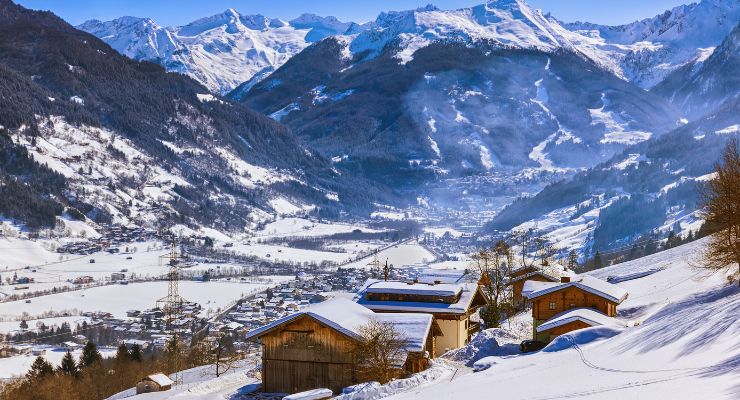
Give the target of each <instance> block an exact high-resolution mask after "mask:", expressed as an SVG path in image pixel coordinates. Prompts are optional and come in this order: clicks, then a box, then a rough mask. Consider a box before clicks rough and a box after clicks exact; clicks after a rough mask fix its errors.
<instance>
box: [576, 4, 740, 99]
mask: <svg viewBox="0 0 740 400" xmlns="http://www.w3.org/2000/svg"><path fill="white" fill-rule="evenodd" d="M738 21H740V0H701V1H700V2H698V3H691V4H688V5H681V6H678V7H675V8H673V9H671V10H668V11H666V12H664V13H663V14H660V15H658V16H655V17H652V18H647V19H644V20H641V21H636V22H633V23H630V24H625V25H619V26H604V25H597V24H592V23H588V22H575V23H568V24H564V26H565V27H566V28H568V29H570V30H572V31H574V32H577V33H579V34H581V35H583V36H587V37H590V38H592V39H593V40H594V42H593V43H594V45H595V47H597V48H599V49H601V50H603V51H605V52H608V53H609V54H610V55H611V58H612V59H613V60H615V61H616V62H618V63H619V68H620V70H621V71H622V73H623V75H624V77H625V78H626V79H629V80H630V81H632V82H635V83H637V84H638V85H640V86H641V87H644V88H651V87H653V86H655V85H656V84H658V83H660V82H661V81H662V80H663V79H664V78H665V77H666V76H667V75H668V74H670V73H671V72H673V71H675V70H676V69H678V68H679V67H681V66H683V65H685V64H687V63H696V62H699V63H701V62H702V61H704V60H706V58H707V57H708V56H709V55H710V54H711V53H712V51H713V50H714V48H715V47H716V46H718V45H719V44H720V42H722V40H723V39H724V38H725V37H726V36H727V35H728V34H729V33H730V31H731V30H732V29H733V28H734V27H735V26H736V25H737V23H738Z"/></svg>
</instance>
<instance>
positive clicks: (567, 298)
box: [522, 276, 627, 342]
mask: <svg viewBox="0 0 740 400" xmlns="http://www.w3.org/2000/svg"><path fill="white" fill-rule="evenodd" d="M522 296H524V297H526V298H527V299H528V300H529V302H531V304H532V318H533V320H534V324H533V336H534V338H535V339H536V340H539V341H543V342H549V341H550V340H552V339H553V338H554V337H555V336H558V335H561V334H563V333H566V332H570V331H572V330H576V329H582V328H585V327H588V326H595V325H605V322H606V321H609V320H607V319H606V318H610V319H614V317H616V315H617V305H619V304H620V303H622V302H623V301H624V300H625V299H626V298H627V291H626V290H624V289H622V288H620V287H619V286H616V285H612V284H611V283H609V282H606V281H602V280H600V279H596V278H593V277H590V276H581V277H578V278H576V279H572V280H571V278H570V277H562V278H561V281H560V282H540V281H535V280H528V281H526V282H525V283H524V286H523V288H522ZM611 322H612V321H610V323H611Z"/></svg>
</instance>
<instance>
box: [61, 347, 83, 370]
mask: <svg viewBox="0 0 740 400" xmlns="http://www.w3.org/2000/svg"><path fill="white" fill-rule="evenodd" d="M59 372H61V373H63V374H64V375H69V376H77V373H78V372H79V369H78V367H77V363H76V362H75V359H74V357H72V353H71V352H70V351H69V350H67V354H65V355H64V357H63V358H62V363H61V364H60V365H59Z"/></svg>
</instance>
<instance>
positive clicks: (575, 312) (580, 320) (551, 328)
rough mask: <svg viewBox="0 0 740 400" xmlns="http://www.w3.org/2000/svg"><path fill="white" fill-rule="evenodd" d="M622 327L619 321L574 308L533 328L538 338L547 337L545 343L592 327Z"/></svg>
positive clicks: (591, 311) (585, 309)
mask: <svg viewBox="0 0 740 400" xmlns="http://www.w3.org/2000/svg"><path fill="white" fill-rule="evenodd" d="M602 325H603V326H610V327H615V328H617V327H622V328H623V327H624V326H625V325H624V323H623V322H621V321H620V320H618V319H616V318H613V317H609V316H606V315H604V314H602V313H600V312H598V311H596V310H592V309H590V308H574V309H572V310H567V311H563V312H561V313H560V314H556V315H555V316H553V317H552V318H550V319H548V320H547V321H545V322H543V323H542V324H540V325H539V326H537V328H535V330H536V332H537V335H538V336H540V337H544V336H547V341H549V340H551V339H552V338H555V337H557V336H560V335H562V334H564V333H568V332H571V331H575V330H578V329H583V328H590V327H592V326H602Z"/></svg>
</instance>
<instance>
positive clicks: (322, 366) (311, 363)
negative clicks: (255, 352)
mask: <svg viewBox="0 0 740 400" xmlns="http://www.w3.org/2000/svg"><path fill="white" fill-rule="evenodd" d="M372 320H377V321H381V322H391V323H393V324H394V325H395V326H396V328H397V329H398V330H399V331H400V333H401V334H403V335H404V336H405V339H406V341H407V345H406V359H405V360H402V361H403V363H402V364H399V367H400V368H403V369H404V370H406V371H407V372H419V371H422V370H424V369H426V368H427V367H428V364H429V360H428V358H427V355H429V354H434V347H435V338H436V336H438V335H440V334H441V331H440V329H439V326H438V325H437V323H436V322H435V320H434V317H433V316H431V315H429V314H414V313H398V314H382V315H381V314H375V313H373V312H372V311H370V310H368V309H367V308H365V307H362V306H360V305H358V304H356V303H354V302H352V301H349V300H346V299H332V300H329V301H326V302H323V303H320V304H316V305H313V306H310V307H307V308H306V309H304V310H302V311H300V312H297V313H294V314H291V315H288V316H285V317H283V318H280V319H278V320H275V321H273V322H271V323H270V324H268V325H265V326H262V327H260V328H257V329H255V330H252V331H250V332H249V333H247V335H246V338H247V339H248V340H255V339H259V341H260V343H261V345H262V389H263V391H265V392H267V393H297V392H302V391H305V390H311V389H319V388H328V389H330V390H332V391H333V392H334V393H339V392H340V391H341V390H342V388H344V387H347V386H350V385H353V384H356V383H358V379H359V378H358V376H357V375H358V365H357V362H358V360H357V359H356V357H355V355H354V354H353V351H352V350H353V348H354V347H355V346H356V344H357V342H358V341H359V340H361V338H362V336H361V334H360V329H361V328H362V326H364V325H366V324H367V323H368V322H370V321H372Z"/></svg>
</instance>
